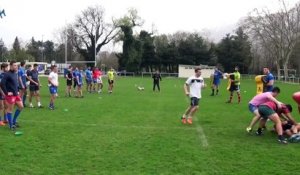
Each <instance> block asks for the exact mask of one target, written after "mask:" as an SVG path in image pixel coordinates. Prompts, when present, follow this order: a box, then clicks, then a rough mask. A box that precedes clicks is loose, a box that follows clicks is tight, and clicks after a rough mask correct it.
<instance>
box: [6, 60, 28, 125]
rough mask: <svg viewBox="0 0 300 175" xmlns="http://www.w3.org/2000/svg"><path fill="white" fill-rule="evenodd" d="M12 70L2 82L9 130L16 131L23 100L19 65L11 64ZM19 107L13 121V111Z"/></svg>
mask: <svg viewBox="0 0 300 175" xmlns="http://www.w3.org/2000/svg"><path fill="white" fill-rule="evenodd" d="M9 65H10V70H9V71H8V72H7V73H5V74H4V76H3V78H2V80H1V88H2V90H3V92H4V94H5V105H6V107H7V108H6V113H7V114H6V116H7V119H8V124H9V128H10V129H11V130H15V129H16V127H18V125H17V119H18V117H19V115H20V113H21V111H22V109H23V103H22V99H21V98H20V96H19V95H18V75H17V71H18V65H17V63H16V62H15V61H11V62H10V64H9ZM15 105H17V107H18V108H17V110H16V112H15V114H14V117H13V119H12V111H13V109H14V106H15Z"/></svg>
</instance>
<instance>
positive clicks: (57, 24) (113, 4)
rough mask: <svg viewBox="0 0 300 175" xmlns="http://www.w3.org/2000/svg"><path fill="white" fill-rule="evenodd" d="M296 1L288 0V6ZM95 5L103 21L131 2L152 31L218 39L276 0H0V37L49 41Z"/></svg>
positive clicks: (120, 13) (10, 40)
mask: <svg viewBox="0 0 300 175" xmlns="http://www.w3.org/2000/svg"><path fill="white" fill-rule="evenodd" d="M298 1H299V0H288V3H289V5H290V6H291V5H293V4H295V3H296V2H298ZM93 5H101V6H102V7H104V9H105V16H106V18H107V20H110V19H111V17H115V18H118V17H121V16H123V15H124V14H126V12H127V10H128V9H129V8H131V7H133V8H136V9H137V10H138V13H139V15H140V17H141V18H142V19H144V21H145V24H144V26H142V28H143V29H146V30H149V31H150V30H151V26H152V24H154V25H155V28H156V29H157V31H158V34H162V33H165V34H168V33H174V32H176V31H190V32H194V31H200V32H201V31H205V33H206V35H208V37H209V38H210V39H212V40H215V41H217V40H219V39H220V38H221V37H223V36H225V34H226V33H231V32H232V31H233V29H234V28H235V26H236V24H237V22H238V21H239V19H241V18H242V17H245V16H246V15H247V14H248V12H250V11H252V10H253V9H254V8H266V7H267V8H269V9H276V8H277V7H278V0H82V1H80V0H78V1H77V0H75V1H71V0H0V10H1V9H5V11H6V15H7V16H6V17H4V18H2V19H1V18H0V38H2V39H3V41H4V42H5V44H6V46H7V47H9V48H10V47H11V44H12V43H13V41H14V38H15V37H16V36H18V37H19V38H20V40H21V41H22V42H23V43H25V42H27V41H28V40H30V38H31V37H34V38H35V39H36V40H42V38H43V40H53V41H55V33H56V31H58V30H59V29H60V28H62V27H63V26H64V25H65V24H66V22H72V21H73V20H74V18H75V16H76V15H78V14H80V12H81V11H82V10H84V9H86V8H87V7H88V6H93Z"/></svg>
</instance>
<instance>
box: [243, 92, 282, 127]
mask: <svg viewBox="0 0 300 175" xmlns="http://www.w3.org/2000/svg"><path fill="white" fill-rule="evenodd" d="M279 93H280V89H279V88H278V87H274V88H273V90H272V92H265V93H261V94H258V95H256V96H255V97H253V98H252V100H251V101H250V102H249V110H250V112H251V113H253V114H254V117H253V119H252V121H251V123H250V124H249V126H248V127H247V128H246V131H247V132H251V131H252V128H253V126H254V125H255V124H256V123H257V122H258V120H259V119H260V116H259V113H258V106H259V105H261V104H263V103H266V102H268V101H273V102H275V103H276V104H277V106H278V107H279V108H280V107H281V104H282V103H281V102H279V101H278V100H276V97H277V95H278V94H279Z"/></svg>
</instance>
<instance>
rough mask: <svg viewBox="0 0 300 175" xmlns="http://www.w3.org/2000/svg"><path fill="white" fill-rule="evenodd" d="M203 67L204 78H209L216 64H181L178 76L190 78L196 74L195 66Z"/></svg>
mask: <svg viewBox="0 0 300 175" xmlns="http://www.w3.org/2000/svg"><path fill="white" fill-rule="evenodd" d="M196 67H200V68H201V73H202V74H201V75H202V77H203V78H209V77H210V75H211V74H213V73H214V69H215V66H207V65H198V66H195V65H179V66H178V77H179V78H188V77H190V76H192V75H194V74H195V68H196Z"/></svg>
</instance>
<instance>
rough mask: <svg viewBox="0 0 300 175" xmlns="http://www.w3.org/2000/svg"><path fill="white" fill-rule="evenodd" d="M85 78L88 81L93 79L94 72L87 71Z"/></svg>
mask: <svg viewBox="0 0 300 175" xmlns="http://www.w3.org/2000/svg"><path fill="white" fill-rule="evenodd" d="M85 76H86V79H89V80H90V79H92V72H91V71H90V70H89V69H87V70H85Z"/></svg>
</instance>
